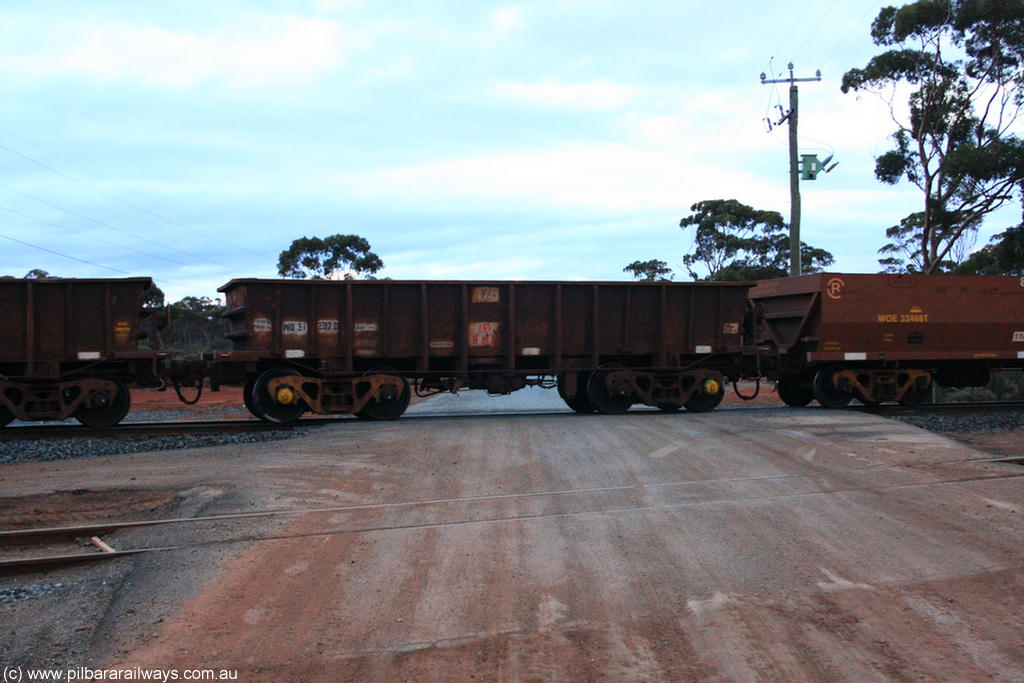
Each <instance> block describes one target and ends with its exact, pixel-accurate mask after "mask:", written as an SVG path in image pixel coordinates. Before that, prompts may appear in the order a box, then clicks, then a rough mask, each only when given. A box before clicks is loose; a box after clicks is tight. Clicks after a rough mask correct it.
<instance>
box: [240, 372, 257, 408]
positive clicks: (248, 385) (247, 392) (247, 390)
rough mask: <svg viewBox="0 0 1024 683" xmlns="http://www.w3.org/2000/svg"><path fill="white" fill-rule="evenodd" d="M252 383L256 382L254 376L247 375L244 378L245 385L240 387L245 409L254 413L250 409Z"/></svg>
mask: <svg viewBox="0 0 1024 683" xmlns="http://www.w3.org/2000/svg"><path fill="white" fill-rule="evenodd" d="M254 384H256V378H255V377H249V378H248V379H246V380H245V387H244V388H243V389H242V402H243V403H245V408H246V410H248V411H249V412H250V413H252V414H253V415H256V411H255V410H253V409H252V387H253V385H254ZM257 417H258V416H257Z"/></svg>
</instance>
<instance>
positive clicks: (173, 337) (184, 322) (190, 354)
mask: <svg viewBox="0 0 1024 683" xmlns="http://www.w3.org/2000/svg"><path fill="white" fill-rule="evenodd" d="M223 313H224V304H222V303H221V302H220V300H219V299H210V298H209V297H205V296H204V297H194V296H187V297H185V298H184V299H182V300H181V301H175V302H174V303H172V304H170V305H169V306H167V307H166V308H165V309H163V310H162V311H159V312H158V313H156V314H154V316H153V318H154V320H155V322H157V323H159V325H158V327H159V328H160V329H157V330H155V331H154V332H151V335H153V334H154V333H155V336H156V339H155V343H154V347H156V348H161V349H165V350H168V351H172V352H174V357H175V358H182V359H186V360H188V359H196V358H199V356H200V354H202V353H204V352H209V351H226V350H229V349H230V348H231V342H230V341H228V340H227V339H225V338H224V333H225V332H226V331H227V327H226V325H225V323H224V320H222V319H221V315H222V314H223Z"/></svg>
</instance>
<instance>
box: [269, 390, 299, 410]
mask: <svg viewBox="0 0 1024 683" xmlns="http://www.w3.org/2000/svg"><path fill="white" fill-rule="evenodd" d="M274 400H275V401H277V402H278V403H280V404H281V405H285V406H288V405H291V404H292V403H294V402H295V392H294V391H292V389H291V387H281V388H280V389H278V390H277V395H276V396H274Z"/></svg>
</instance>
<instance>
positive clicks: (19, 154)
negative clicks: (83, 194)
mask: <svg viewBox="0 0 1024 683" xmlns="http://www.w3.org/2000/svg"><path fill="white" fill-rule="evenodd" d="M0 149H4V150H7V151H8V152H10V153H11V154H13V155H15V156H17V157H20V158H22V159H24V160H26V161H29V162H31V163H33V164H36V165H37V166H40V167H41V168H45V169H46V170H48V171H50V172H51V173H56V174H57V175H59V176H60V177H62V178H65V179H67V180H70V181H71V182H73V183H77V184H79V185H81V186H82V187H86V188H88V189H90V190H92V191H93V192H95V193H97V194H99V195H102V196H104V197H107V198H108V199H112V200H114V201H116V202H120V203H121V204H124V205H125V206H129V207H131V208H133V209H135V210H136V211H139V212H140V213H143V214H145V215H147V216H150V217H152V218H155V219H157V220H159V221H163V222H164V223H167V224H168V225H173V226H175V227H177V228H181V229H182V230H185V231H187V232H191V233H193V234H195V235H199V236H201V237H204V238H206V239H208V240H210V241H212V242H218V243H220V244H224V245H227V246H229V247H232V248H233V249H238V250H239V251H244V252H247V253H250V254H253V255H255V256H260V257H265V256H266V254H261V253H259V252H255V251H252V250H251V249H247V248H245V247H243V246H240V245H239V244H237V243H235V242H229V241H227V240H222V239H219V238H217V237H214V236H213V235H211V234H209V233H208V232H206V231H203V230H197V229H195V228H190V227H189V226H187V225H184V224H183V223H180V222H178V221H176V220H173V219H171V218H167V217H166V216H161V215H160V214H158V213H155V212H153V211H150V210H149V209H147V208H145V207H143V206H139V205H138V204H136V203H135V202H132V201H129V200H127V199H124V198H122V197H118V196H117V195H114V194H111V193H109V192H107V191H105V190H101V189H100V188H98V187H96V186H95V185H93V184H91V183H88V182H86V181H84V180H82V179H80V178H76V177H75V176H73V175H71V174H70V173H65V172H64V171H61V170H60V169H57V168H54V167H53V166H50V165H49V164H47V163H45V162H42V161H39V160H38V159H35V158H33V157H31V156H29V155H27V154H23V153H22V152H19V151H18V150H16V149H14V148H12V147H8V146H7V145H5V144H3V143H0ZM207 260H208V259H207ZM214 263H216V262H214ZM217 265H221V266H224V267H225V268H228V267H229V266H226V265H225V264H223V263H218V264H217Z"/></svg>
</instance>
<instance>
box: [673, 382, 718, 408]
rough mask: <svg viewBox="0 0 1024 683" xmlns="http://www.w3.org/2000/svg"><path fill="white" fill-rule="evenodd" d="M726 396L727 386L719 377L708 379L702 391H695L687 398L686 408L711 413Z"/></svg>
mask: <svg viewBox="0 0 1024 683" xmlns="http://www.w3.org/2000/svg"><path fill="white" fill-rule="evenodd" d="M724 397H725V386H724V385H723V384H722V382H721V381H719V380H717V379H706V380H704V383H703V384H702V385H701V387H700V391H695V392H693V395H691V396H690V398H689V399H687V401H686V403H684V404H683V405H685V406H686V409H687V410H689V411H691V412H694V413H709V412H711V411H712V410H714V409H715V408H717V407H718V404H719V403H721V402H722V399H723V398H724Z"/></svg>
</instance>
